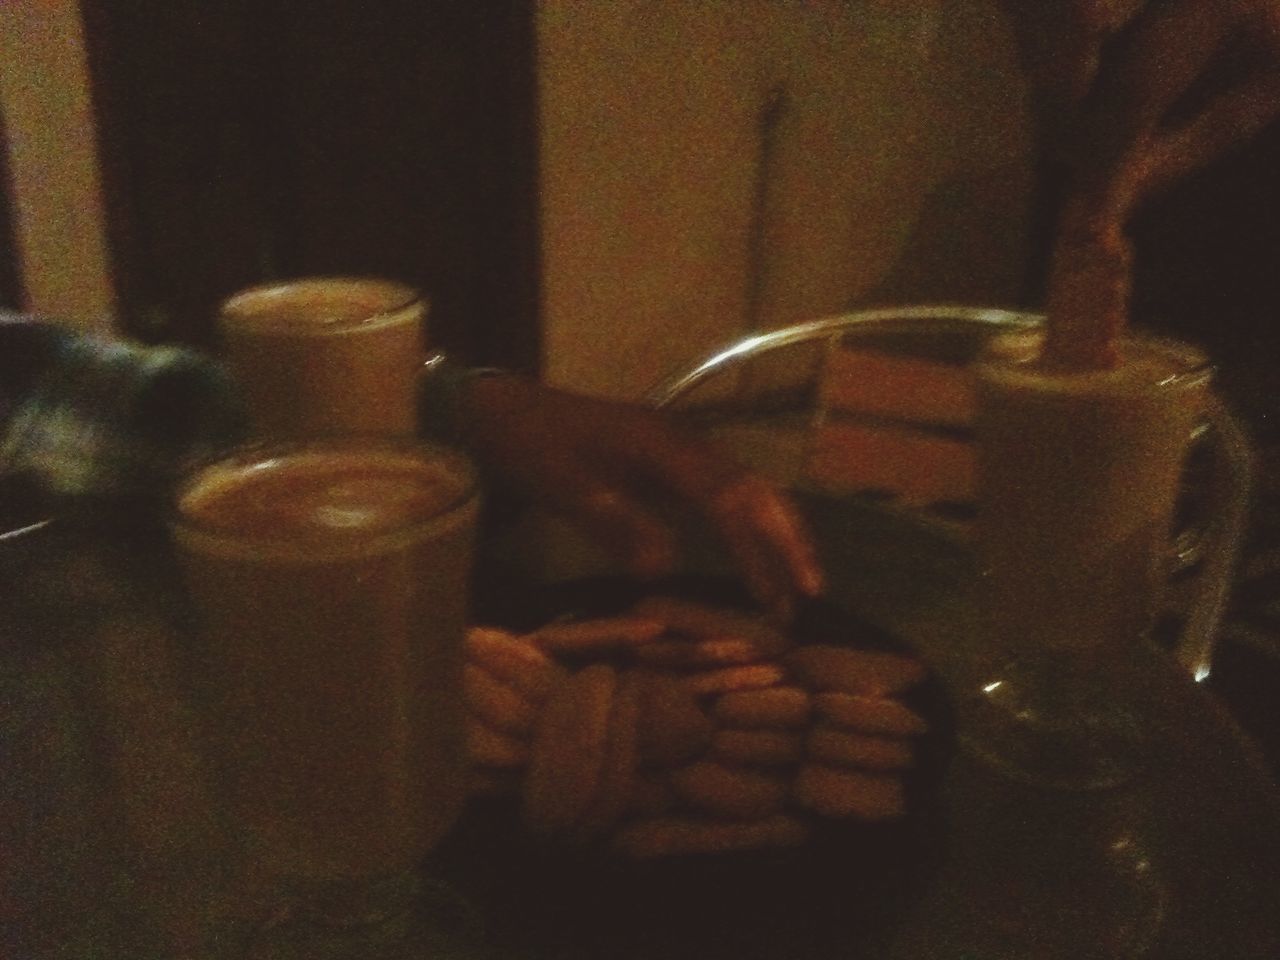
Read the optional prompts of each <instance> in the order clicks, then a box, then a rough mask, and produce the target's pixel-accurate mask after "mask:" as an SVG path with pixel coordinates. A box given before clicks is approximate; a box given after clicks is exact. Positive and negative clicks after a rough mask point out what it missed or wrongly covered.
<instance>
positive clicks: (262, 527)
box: [172, 437, 478, 958]
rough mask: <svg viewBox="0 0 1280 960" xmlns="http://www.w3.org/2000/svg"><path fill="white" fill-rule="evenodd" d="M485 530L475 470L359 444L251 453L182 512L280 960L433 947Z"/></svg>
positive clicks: (234, 791)
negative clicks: (431, 891) (439, 852)
mask: <svg viewBox="0 0 1280 960" xmlns="http://www.w3.org/2000/svg"><path fill="white" fill-rule="evenodd" d="M477 510H478V493H477V486H476V480H475V475H474V472H473V470H472V467H471V465H470V464H469V463H468V461H467V460H466V458H465V457H463V456H462V455H461V454H459V453H456V452H454V451H451V450H447V449H444V448H438V447H433V446H428V445H424V444H419V443H414V442H411V441H393V440H388V439H367V438H354V437H350V438H332V439H326V440H314V441H306V442H299V443H292V444H288V443H286V444H276V445H257V446H248V447H244V448H242V449H240V450H238V451H236V452H234V453H232V454H231V455H230V456H228V457H226V458H224V459H221V460H218V461H216V462H213V463H209V464H205V465H203V466H201V467H199V468H198V469H197V470H196V471H194V472H193V474H192V475H191V476H190V477H189V478H188V479H187V480H186V481H185V483H184V484H183V485H182V486H181V487H180V489H179V491H178V493H177V497H176V506H175V510H174V516H173V520H172V533H173V538H174V543H175V548H176V551H177V556H178V560H179V562H180V565H181V570H182V574H183V578H184V581H185V584H186V587H187V591H188V593H189V596H190V599H191V601H192V613H193V637H192V646H193V648H194V649H193V656H192V663H193V670H192V675H193V679H194V682H193V688H194V698H195V701H196V703H197V705H198V711H199V716H200V717H201V720H202V723H203V727H204V734H205V736H206V740H207V745H208V754H209V757H210V761H211V764H212V768H213V770H214V772H215V775H216V782H217V784H218V788H217V793H218V795H219V798H220V801H219V802H220V806H221V807H222V808H223V810H224V812H225V814H226V816H227V822H228V823H229V824H231V826H232V830H233V832H234V834H235V838H236V840H237V841H238V843H237V844H236V846H237V848H238V849H239V850H241V851H242V854H243V856H242V861H243V866H244V870H245V872H244V876H247V877H253V878H256V882H257V883H258V884H259V886H258V887H257V888H256V889H260V890H262V891H263V893H262V894H261V896H262V897H263V898H264V901H265V902H263V903H261V904H259V905H258V906H260V907H261V908H262V910H263V914H264V916H265V915H267V914H274V915H275V916H276V918H277V919H279V918H280V917H281V916H284V917H286V918H287V920H288V922H283V923H276V924H274V925H273V926H272V927H271V928H270V929H266V928H265V927H264V928H263V929H262V930H261V931H260V932H261V936H262V938H264V939H263V942H264V943H266V944H268V946H265V947H263V948H262V949H263V950H265V952H264V953H261V955H263V956H286V957H287V956H294V955H314V956H326V957H327V956H346V955H348V953H347V952H342V951H336V952H335V949H334V944H335V943H337V944H339V945H341V946H342V947H343V950H347V949H349V950H350V955H353V956H360V957H371V958H372V957H381V956H384V955H387V956H396V957H401V956H416V955H417V953H416V952H414V951H413V950H411V949H409V948H408V947H406V945H405V944H404V943H397V941H399V940H403V939H404V938H409V939H411V940H416V941H422V940H423V939H424V938H427V939H429V936H428V934H426V933H424V932H423V930H424V927H423V923H426V924H427V928H426V929H430V923H431V918H430V916H429V913H430V908H428V907H424V905H423V903H422V902H421V894H422V891H423V889H424V888H423V885H422V878H421V877H420V875H419V868H420V866H421V864H422V861H423V859H424V857H425V855H426V854H427V853H428V852H429V851H430V850H431V849H432V848H433V846H434V845H435V844H436V843H437V842H438V841H439V840H440V839H441V838H442V837H443V836H444V835H445V833H446V832H447V831H448V830H449V829H450V827H451V826H452V825H453V823H454V821H455V819H456V818H457V816H458V815H459V813H460V811H461V809H462V806H463V802H464V798H465V794H466V767H465V750H464V728H463V722H464V721H463V706H462V692H461V670H462V640H463V632H464V625H465V618H466V615H467V604H468V580H469V575H470V571H471V565H472V550H473V540H474V533H475V526H476V517H477ZM250 886H251V887H252V884H250ZM437 906H439V904H437ZM414 931H416V932H414ZM436 933H437V934H438V933H439V931H438V930H437V931H436ZM393 943H395V944H396V945H395V946H394V948H393V946H392V944H393ZM397 950H398V951H399V952H396V951H397ZM380 951H381V952H380ZM387 951H390V952H387ZM406 951H407V952H406ZM252 955H254V956H256V955H259V954H258V953H254V954H252Z"/></svg>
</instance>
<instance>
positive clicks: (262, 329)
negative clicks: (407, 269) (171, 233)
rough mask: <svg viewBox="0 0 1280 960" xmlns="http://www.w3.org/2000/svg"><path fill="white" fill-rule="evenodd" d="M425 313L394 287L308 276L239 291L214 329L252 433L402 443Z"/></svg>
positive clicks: (416, 299)
mask: <svg viewBox="0 0 1280 960" xmlns="http://www.w3.org/2000/svg"><path fill="white" fill-rule="evenodd" d="M426 316H427V303H426V300H425V299H424V298H423V297H422V296H421V294H419V292H418V291H417V290H415V289H413V288H412V287H409V286H406V285H404V284H402V283H396V282H394V281H390V280H381V279H373V278H359V277H310V278H304V279H299V280H292V281H287V282H284V283H276V284H268V285H264V286H259V287H252V288H250V289H248V290H244V291H241V292H240V293H237V294H236V295H235V296H233V297H231V298H230V299H228V300H227V301H226V302H225V303H223V305H222V308H221V310H220V312H219V318H218V328H219V334H220V337H221V341H222V346H221V350H222V354H223V357H224V359H225V360H226V362H227V365H228V366H229V367H230V369H231V371H232V372H233V373H234V375H235V377H236V379H237V380H238V381H239V385H240V388H241V390H242V392H243V395H244V397H245V400H246V403H247V405H248V408H249V414H250V417H251V419H252V423H253V429H254V432H255V434H256V435H258V436H260V437H263V438H267V439H305V438H308V437H320V436H328V435H336V434H344V433H351V434H382V435H390V436H400V437H409V436H412V435H413V433H414V428H415V425H416V390H417V377H418V371H419V368H420V367H421V366H422V362H423V360H424V358H425V351H426V347H425V336H426V333H425V329H424V324H425V321H426Z"/></svg>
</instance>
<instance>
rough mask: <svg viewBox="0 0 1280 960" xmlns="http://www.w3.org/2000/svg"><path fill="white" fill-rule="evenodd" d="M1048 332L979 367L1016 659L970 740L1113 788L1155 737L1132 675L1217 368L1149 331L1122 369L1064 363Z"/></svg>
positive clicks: (998, 598) (1000, 622)
mask: <svg viewBox="0 0 1280 960" xmlns="http://www.w3.org/2000/svg"><path fill="white" fill-rule="evenodd" d="M1041 338H1042V334H1041V333H1040V332H1038V331H1037V332H1020V333H1009V334H1004V335H1001V336H998V337H996V338H994V339H993V340H992V342H991V343H990V344H989V345H988V346H987V349H986V350H985V352H984V354H983V355H982V357H981V358H980V359H979V361H978V363H977V365H976V371H977V400H978V403H977V420H976V433H977V448H978V477H979V504H978V521H977V525H976V537H977V551H978V557H979V560H980V562H981V564H982V570H983V584H982V601H981V602H982V622H983V624H984V627H985V632H986V634H987V636H988V637H989V638H990V640H991V641H993V643H994V646H995V648H996V649H997V650H1000V651H1002V652H1003V653H1004V655H1005V656H1006V657H1007V658H1008V659H1007V660H1006V662H1005V665H1004V667H1003V668H1002V669H1001V670H999V671H997V673H996V674H995V675H993V676H992V677H990V678H989V680H988V682H987V683H986V684H985V685H984V686H983V688H982V689H983V696H984V697H985V700H986V707H987V708H988V709H986V710H985V711H984V712H982V713H980V714H979V716H980V717H982V718H983V723H982V724H980V725H979V726H978V727H976V728H975V729H974V730H972V731H971V732H970V735H969V737H968V739H969V741H970V744H971V745H972V746H974V747H976V748H977V749H978V751H979V752H980V753H984V754H985V755H987V757H988V758H989V759H992V760H995V761H996V762H997V763H999V764H1000V765H1001V766H1003V767H1005V768H1006V769H1008V770H1010V772H1013V773H1015V774H1018V775H1020V776H1021V777H1023V778H1024V779H1028V780H1032V781H1034V782H1037V783H1041V784H1043V785H1048V786H1059V787H1067V788H1072V787H1075V788H1089V787H1102V786H1107V785H1110V784H1112V783H1116V782H1119V781H1120V780H1123V779H1124V778H1125V777H1127V776H1128V775H1129V774H1131V773H1132V771H1133V767H1134V762H1135V760H1136V758H1137V756H1138V754H1139V752H1140V750H1141V741H1142V735H1143V731H1142V729H1141V726H1140V724H1139V723H1138V722H1137V721H1136V720H1135V719H1134V718H1133V717H1132V716H1130V715H1129V713H1128V712H1127V711H1126V708H1125V701H1126V699H1127V698H1126V696H1125V693H1124V688H1123V682H1122V680H1121V677H1122V676H1123V672H1124V670H1123V668H1124V663H1125V657H1126V652H1129V653H1132V652H1133V647H1134V645H1135V644H1137V643H1139V642H1141V641H1142V640H1143V639H1144V638H1145V637H1146V636H1147V635H1148V634H1149V632H1150V631H1151V629H1152V627H1153V624H1154V621H1155V619H1156V615H1157V613H1158V612H1159V610H1160V608H1161V600H1162V592H1163V588H1164V584H1165V583H1166V581H1167V580H1168V575H1169V573H1170V570H1169V564H1170V562H1171V560H1172V557H1173V550H1172V545H1171V541H1172V537H1173V525H1174V513H1175V506H1176V504H1177V501H1178V495H1179V489H1180V486H1181V479H1182V476H1183V468H1184V464H1185V462H1186V459H1187V454H1188V450H1189V448H1190V445H1191V442H1192V438H1193V435H1194V434H1195V433H1196V429H1197V427H1198V426H1199V425H1202V424H1203V423H1204V422H1205V418H1206V416H1207V411H1208V408H1209V404H1210V393H1209V384H1210V380H1211V368H1210V367H1209V365H1208V363H1207V362H1206V360H1205V358H1204V356H1203V355H1201V354H1200V353H1199V352H1198V351H1196V350H1195V349H1193V348H1191V347H1189V346H1186V345H1183V344H1179V343H1176V342H1173V341H1167V340H1159V339H1155V338H1143V337H1136V336H1135V337H1130V338H1127V339H1126V340H1125V341H1124V343H1123V346H1122V355H1123V361H1122V363H1121V364H1120V365H1119V366H1117V367H1116V368H1115V369H1108V370H1091V371H1085V372H1074V371H1072V372H1064V371H1057V370H1053V369H1046V368H1045V367H1043V366H1041V365H1040V364H1039V363H1038V361H1037V358H1038V356H1039V353H1040V346H1041Z"/></svg>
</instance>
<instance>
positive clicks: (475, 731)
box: [465, 597, 926, 857]
mask: <svg viewBox="0 0 1280 960" xmlns="http://www.w3.org/2000/svg"><path fill="white" fill-rule="evenodd" d="M465 669H466V675H465V689H466V697H467V703H468V707H469V712H470V719H469V725H468V746H469V750H470V754H471V760H472V764H473V775H474V778H475V789H476V790H477V791H479V792H486V793H501V792H510V793H513V794H517V795H518V796H519V799H520V806H521V810H522V815H523V817H524V820H525V822H526V824H527V825H528V827H529V828H530V830H531V831H533V832H535V833H537V834H539V835H542V836H546V837H552V838H558V839H564V840H568V841H571V842H581V843H598V842H603V843H607V844H608V845H610V846H612V847H613V848H615V849H617V850H619V851H621V852H623V853H626V854H629V855H631V856H635V857H656V856H663V855H679V854H691V853H712V852H730V851H738V850H748V849H756V848H763V847H779V846H790V845H796V844H799V843H802V842H803V841H804V840H805V839H806V837H807V836H808V835H809V832H810V830H811V829H812V826H813V823H814V821H815V819H822V818H841V819H844V818H852V819H857V820H863V821H881V820H891V819H894V818H897V817H900V816H901V815H902V814H903V813H904V800H903V786H902V779H901V777H902V775H903V773H904V772H905V771H906V770H908V769H909V768H910V767H911V766H912V763H913V742H912V741H913V739H914V738H916V737H918V736H919V735H920V734H922V733H924V732H925V730H926V725H925V722H924V720H923V719H922V718H921V717H920V716H919V715H918V714H916V713H914V712H913V711H912V710H910V709H909V708H908V707H907V706H906V705H905V704H903V703H902V702H901V701H900V700H899V699H897V697H898V695H899V694H901V693H902V692H904V691H906V690H907V689H909V688H910V687H912V686H914V685H915V684H917V683H919V682H920V681H921V680H923V679H924V676H925V670H924V667H923V666H922V665H921V664H920V663H919V662H918V661H916V660H913V659H911V658H909V657H904V656H900V655H897V654H891V653H884V652H878V651H867V650H858V649H855V648H853V647H845V646H836V645H806V646H794V645H793V644H792V642H791V640H790V639H789V638H788V637H787V636H786V635H785V634H783V633H782V632H780V631H778V630H777V629H775V628H773V627H772V626H770V625H769V624H768V623H766V622H764V621H763V620H760V619H757V618H754V617H751V616H749V615H746V614H743V613H740V612H737V611H732V610H726V609H720V608H716V607H710V606H704V605H701V604H696V603H691V602H688V601H684V600H678V599H673V598H667V597H655V598H650V599H647V600H645V601H642V602H641V603H639V604H637V605H636V606H634V607H633V608H632V609H630V610H628V611H626V612H625V613H623V614H621V615H619V616H617V617H610V618H606V619H597V620H578V621H568V622H556V623H551V624H548V625H546V626H544V627H542V628H540V629H538V630H536V631H534V632H533V633H531V634H524V635H516V634H513V633H509V632H507V631H504V630H499V629H495V628H489V627H476V628H473V629H472V630H471V631H470V632H469V634H468V637H467V664H466V668H465Z"/></svg>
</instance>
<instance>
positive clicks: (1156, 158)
mask: <svg viewBox="0 0 1280 960" xmlns="http://www.w3.org/2000/svg"><path fill="white" fill-rule="evenodd" d="M1278 115H1280V66H1277V65H1274V64H1273V65H1270V66H1269V67H1268V68H1265V69H1263V70H1262V71H1260V72H1259V73H1258V74H1256V75H1254V76H1252V77H1249V78H1248V79H1246V80H1244V81H1242V82H1240V83H1239V84H1237V85H1236V86H1235V87H1233V88H1232V89H1230V90H1227V91H1224V92H1223V93H1221V94H1219V95H1218V96H1216V97H1214V98H1213V99H1212V100H1211V101H1210V102H1209V103H1208V104H1207V105H1205V107H1204V108H1203V109H1202V110H1201V111H1200V112H1199V113H1198V114H1197V115H1196V116H1195V117H1193V118H1192V119H1191V120H1190V121H1189V122H1187V123H1185V124H1183V125H1182V126H1181V127H1179V128H1178V129H1176V130H1174V131H1172V132H1171V133H1169V134H1167V135H1166V136H1164V137H1162V138H1161V139H1160V140H1159V141H1158V142H1157V143H1156V144H1155V145H1154V146H1153V149H1152V153H1153V156H1152V161H1151V169H1150V173H1149V175H1148V180H1147V183H1146V186H1145V190H1146V191H1147V192H1150V193H1155V192H1158V191H1160V190H1163V189H1165V188H1166V187H1169V186H1171V185H1172V184H1173V183H1175V182H1177V181H1178V180H1180V179H1182V178H1183V177H1185V176H1187V175H1188V174H1190V173H1193V172H1194V171H1195V170H1197V169H1199V168H1201V167H1203V166H1206V165H1207V164H1209V162H1210V161H1212V160H1214V159H1215V158H1217V157H1220V156H1222V155H1224V154H1226V153H1227V152H1228V151H1230V150H1231V149H1233V148H1235V147H1238V146H1240V145H1242V144H1244V143H1247V142H1248V141H1249V140H1251V139H1252V138H1253V137H1254V136H1255V135H1257V134H1258V133H1259V132H1260V131H1261V130H1262V128H1263V127H1265V126H1266V125H1267V124H1268V123H1270V122H1271V121H1272V120H1273V119H1275V117H1276V116H1278Z"/></svg>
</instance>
